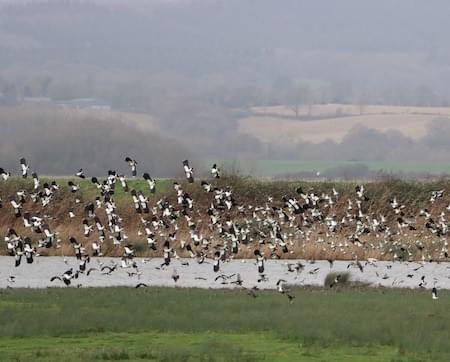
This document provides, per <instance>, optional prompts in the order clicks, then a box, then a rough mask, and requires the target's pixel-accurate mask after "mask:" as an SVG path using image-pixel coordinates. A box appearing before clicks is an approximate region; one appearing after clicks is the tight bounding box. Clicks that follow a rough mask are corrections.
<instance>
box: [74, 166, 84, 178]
mask: <svg viewBox="0 0 450 362" xmlns="http://www.w3.org/2000/svg"><path fill="white" fill-rule="evenodd" d="M75 176H77V177H79V178H83V179H84V178H86V176H84V172H83V169H82V168H80V169H79V170H78V172H77V173H76V174H75Z"/></svg>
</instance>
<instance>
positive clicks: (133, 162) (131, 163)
mask: <svg viewBox="0 0 450 362" xmlns="http://www.w3.org/2000/svg"><path fill="white" fill-rule="evenodd" d="M125 162H127V163H128V165H129V166H130V168H131V176H133V177H136V175H137V164H138V163H137V161H136V160H133V159H132V158H131V157H128V156H127V157H125Z"/></svg>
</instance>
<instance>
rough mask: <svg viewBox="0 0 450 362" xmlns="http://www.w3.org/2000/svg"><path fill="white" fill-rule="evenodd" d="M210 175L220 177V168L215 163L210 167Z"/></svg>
mask: <svg viewBox="0 0 450 362" xmlns="http://www.w3.org/2000/svg"><path fill="white" fill-rule="evenodd" d="M211 175H212V176H213V177H214V178H220V169H219V168H218V167H217V164H214V165H212V167H211Z"/></svg>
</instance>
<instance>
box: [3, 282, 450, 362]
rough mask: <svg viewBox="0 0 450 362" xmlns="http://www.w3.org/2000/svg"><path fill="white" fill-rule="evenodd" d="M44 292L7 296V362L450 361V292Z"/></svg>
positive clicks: (9, 292)
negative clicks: (434, 294) (291, 297)
mask: <svg viewBox="0 0 450 362" xmlns="http://www.w3.org/2000/svg"><path fill="white" fill-rule="evenodd" d="M293 294H294V295H295V296H296V298H295V301H294V303H293V304H289V303H288V302H287V298H286V297H285V296H283V295H280V294H278V293H276V292H272V291H264V292H257V295H258V296H257V297H256V298H253V297H251V296H249V295H247V294H246V293H245V292H243V291H226V290H218V291H213V290H199V289H177V288H174V289H164V288H151V289H134V288H107V289H43V290H30V289H27V290H24V289H22V290H19V289H18V290H13V289H9V290H6V291H2V292H1V294H0V326H1V328H0V360H2V361H4V360H11V361H31V360H33V361H35V360H37V361H61V360H64V361H78V360H83V361H90V360H159V361H261V360H265V361H432V360H436V361H448V360H449V359H450V344H449V343H448V342H449V341H450V328H449V325H450V314H449V313H448V310H449V307H450V298H449V297H450V293H448V292H444V291H442V292H441V293H440V299H439V300H437V301H433V300H431V295H430V292H429V291H423V290H415V291H412V290H385V289H365V288H352V289H341V290H337V291H329V290H321V289H298V290H295V291H293Z"/></svg>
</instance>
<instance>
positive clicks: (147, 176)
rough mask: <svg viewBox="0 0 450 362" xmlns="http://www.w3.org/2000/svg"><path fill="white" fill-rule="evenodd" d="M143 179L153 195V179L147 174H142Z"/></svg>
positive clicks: (154, 187) (154, 182) (154, 184)
mask: <svg viewBox="0 0 450 362" xmlns="http://www.w3.org/2000/svg"><path fill="white" fill-rule="evenodd" d="M143 177H144V180H145V181H147V184H148V187H149V189H150V192H151V193H152V194H154V193H155V191H156V181H155V180H154V179H152V178H151V177H150V174H148V173H147V172H146V173H144V175H143Z"/></svg>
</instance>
